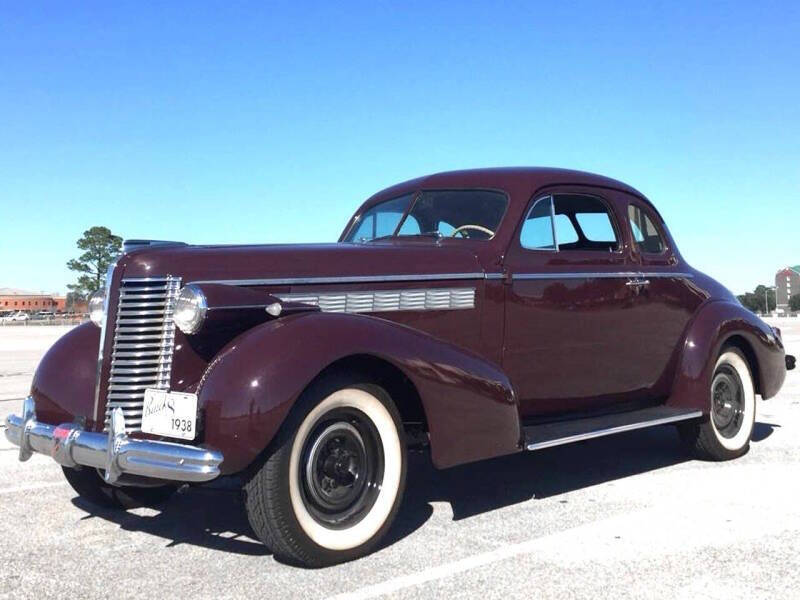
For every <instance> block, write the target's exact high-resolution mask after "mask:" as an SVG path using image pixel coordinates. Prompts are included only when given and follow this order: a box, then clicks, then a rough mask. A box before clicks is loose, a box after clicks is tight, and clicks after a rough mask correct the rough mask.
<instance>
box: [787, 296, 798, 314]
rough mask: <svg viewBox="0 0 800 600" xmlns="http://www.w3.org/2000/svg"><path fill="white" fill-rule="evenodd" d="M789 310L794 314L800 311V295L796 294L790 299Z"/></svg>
mask: <svg viewBox="0 0 800 600" xmlns="http://www.w3.org/2000/svg"><path fill="white" fill-rule="evenodd" d="M789 309H790V310H791V311H792V312H798V311H800V294H795V295H794V296H792V297H791V298H789Z"/></svg>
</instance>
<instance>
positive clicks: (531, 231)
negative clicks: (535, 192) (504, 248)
mask: <svg viewBox="0 0 800 600" xmlns="http://www.w3.org/2000/svg"><path fill="white" fill-rule="evenodd" d="M519 237H520V240H519V241H520V243H521V244H522V247H523V248H529V249H531V250H555V249H556V242H555V235H554V228H553V198H552V197H551V196H545V197H544V198H539V199H538V200H537V201H536V202H535V203H534V204H533V206H532V207H531V209H530V211H528V216H527V217H525V222H524V223H523V224H522V231H521V232H520V236H519Z"/></svg>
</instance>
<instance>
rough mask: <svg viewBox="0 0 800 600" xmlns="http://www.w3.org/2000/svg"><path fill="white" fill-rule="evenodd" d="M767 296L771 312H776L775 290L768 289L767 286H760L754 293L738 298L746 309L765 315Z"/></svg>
mask: <svg viewBox="0 0 800 600" xmlns="http://www.w3.org/2000/svg"><path fill="white" fill-rule="evenodd" d="M765 294H766V301H767V302H768V305H769V312H772V311H773V310H775V300H776V299H775V290H771V289H768V288H767V286H765V285H758V286H756V289H755V290H753V291H752V292H747V293H745V294H742V295H741V296H737V298H738V299H739V302H741V304H742V306H744V307H745V308H748V309H750V310H751V311H753V312H755V313H763V312H764V300H765Z"/></svg>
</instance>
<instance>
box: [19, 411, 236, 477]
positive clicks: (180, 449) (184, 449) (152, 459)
mask: <svg viewBox="0 0 800 600" xmlns="http://www.w3.org/2000/svg"><path fill="white" fill-rule="evenodd" d="M109 421H110V422H109V431H108V433H107V434H106V433H94V432H91V431H84V430H83V429H81V428H80V427H79V426H78V425H76V424H75V423H66V424H63V425H58V426H54V425H48V424H46V423H40V422H39V421H37V420H36V405H35V403H34V401H33V398H31V397H30V396H28V397H27V398H26V399H25V402H24V403H23V407H22V416H18V415H9V416H8V417H6V437H7V438H8V440H9V441H10V442H11V443H12V444H16V445H17V446H19V459H20V460H21V461H25V460H28V459H29V458H30V457H31V456H32V455H33V453H34V452H40V453H41V454H47V455H49V456H51V457H52V458H53V460H55V461H56V462H57V463H59V464H61V465H63V466H65V467H73V468H74V467H79V466H84V467H94V468H96V469H103V471H104V472H103V476H104V479H105V480H106V481H107V482H108V483H112V484H113V483H115V482H116V481H117V480H118V479H119V478H120V477H121V476H122V475H123V474H130V475H138V476H140V477H151V478H156V479H166V480H170V481H186V482H193V483H199V482H203V481H210V480H212V479H214V478H215V477H217V476H218V475H219V465H220V463H221V462H222V459H223V456H222V453H221V452H219V451H217V450H209V449H206V448H198V447H197V446H188V445H184V444H176V443H173V442H157V441H152V440H137V439H132V438H129V437H128V435H127V434H126V433H125V417H124V415H123V414H122V409H120V408H117V409H116V410H114V411H113V412H112V413H111V419H109Z"/></svg>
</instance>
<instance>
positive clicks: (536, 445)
mask: <svg viewBox="0 0 800 600" xmlns="http://www.w3.org/2000/svg"><path fill="white" fill-rule="evenodd" d="M702 416H703V411H701V410H695V411H692V412H689V413H685V414H682V415H673V416H671V417H662V418H660V419H652V420H650V421H640V422H638V423H629V424H627V425H618V426H617V427H609V428H607V429H598V430H596V431H587V432H586V433H578V434H575V435H568V436H566V437H563V438H557V439H555V440H548V441H546V442H533V443H532V444H528V445H527V446H525V449H526V450H543V449H544V448H552V447H553V446H561V445H563V444H571V443H573V442H580V441H583V440H591V439H593V438H598V437H603V436H606V435H613V434H615V433H624V432H626V431H634V430H636V429H644V428H646V427H655V426H656V425H666V424H668V423H675V422H677V421H688V420H690V419H697V418H700V417H702Z"/></svg>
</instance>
